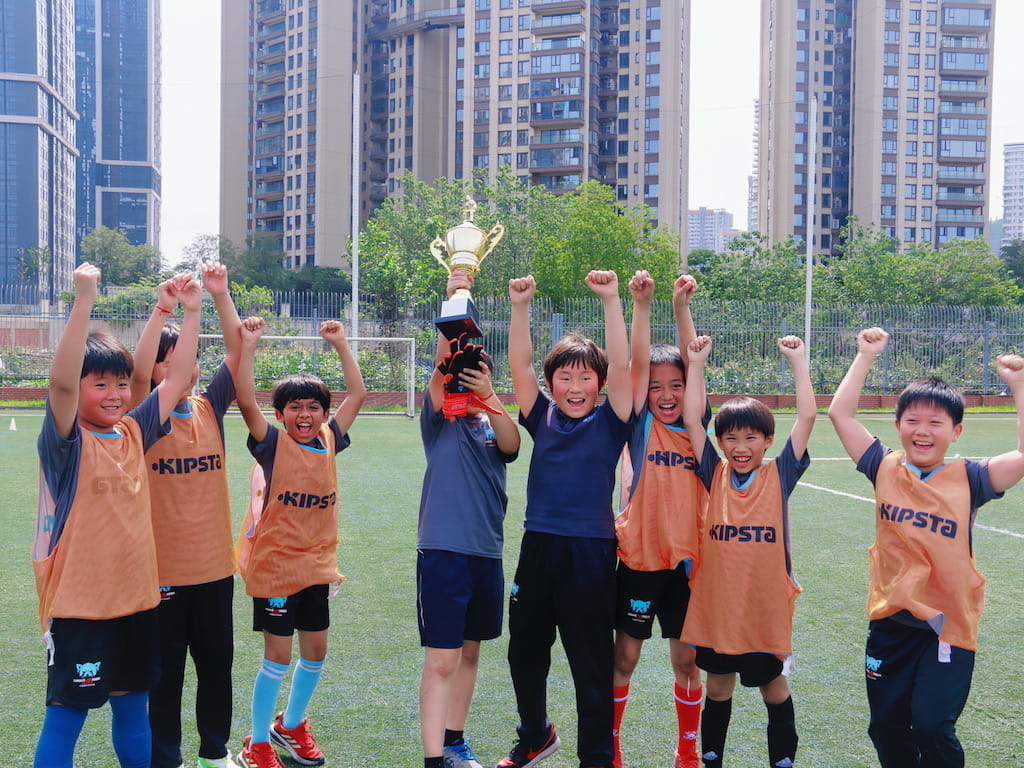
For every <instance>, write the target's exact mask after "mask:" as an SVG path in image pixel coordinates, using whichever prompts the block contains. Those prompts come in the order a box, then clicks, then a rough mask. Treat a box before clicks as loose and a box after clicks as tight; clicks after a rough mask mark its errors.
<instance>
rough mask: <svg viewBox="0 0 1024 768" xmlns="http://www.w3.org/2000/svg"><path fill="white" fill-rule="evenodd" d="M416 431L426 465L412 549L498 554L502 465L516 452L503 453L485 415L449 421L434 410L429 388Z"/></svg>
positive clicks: (504, 503) (502, 501) (504, 497)
mask: <svg viewBox="0 0 1024 768" xmlns="http://www.w3.org/2000/svg"><path fill="white" fill-rule="evenodd" d="M420 435H421V436H422V438H423V450H424V452H425V453H426V458H427V469H426V472H425V473H424V475H423V492H422V494H421V496H420V514H419V531H418V536H417V547H418V548H419V549H443V550H447V551H449V552H459V553H461V554H464V555H477V556H480V557H490V558H500V557H501V550H502V544H503V541H504V534H503V528H502V526H503V523H504V520H505V510H506V507H507V506H508V496H507V495H506V493H505V475H506V472H505V467H506V465H507V464H508V463H509V462H511V461H514V460H515V458H516V456H517V455H518V453H514V454H507V453H504V452H502V450H501V449H500V448H499V447H498V441H497V438H496V437H495V435H494V429H493V428H492V427H491V422H490V419H489V418H488V417H487V415H486V413H480V414H479V415H478V416H464V417H458V418H456V419H455V420H454V421H450V420H448V419H446V418H445V416H444V413H443V412H442V411H435V410H434V406H433V403H432V402H431V399H430V392H429V391H428V392H427V393H426V395H425V397H424V398H423V408H422V410H421V411H420Z"/></svg>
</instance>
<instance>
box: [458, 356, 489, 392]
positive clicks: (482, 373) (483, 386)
mask: <svg viewBox="0 0 1024 768" xmlns="http://www.w3.org/2000/svg"><path fill="white" fill-rule="evenodd" d="M459 384H461V385H462V386H464V387H465V388H466V389H468V390H469V391H470V392H472V393H473V394H474V395H476V396H477V397H478V398H480V399H481V400H486V399H487V398H489V397H490V396H491V395H492V394H494V385H493V384H492V383H491V369H490V368H488V367H487V363H485V362H484V361H483V360H481V361H480V367H479V368H465V369H464V370H462V371H461V372H460V373H459Z"/></svg>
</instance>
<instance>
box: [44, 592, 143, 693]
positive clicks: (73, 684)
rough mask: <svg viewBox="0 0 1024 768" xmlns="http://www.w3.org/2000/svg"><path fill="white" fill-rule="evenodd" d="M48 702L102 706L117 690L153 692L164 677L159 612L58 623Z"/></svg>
mask: <svg viewBox="0 0 1024 768" xmlns="http://www.w3.org/2000/svg"><path fill="white" fill-rule="evenodd" d="M50 635H51V637H52V638H53V664H51V665H49V666H48V667H47V672H46V703H47V704H52V703H58V704H63V705H65V706H68V707H77V708H78V709H96V708H97V707H102V706H103V705H104V704H105V703H106V701H107V699H108V698H109V696H110V693H111V692H112V691H129V692H131V693H135V692H137V691H148V690H149V689H150V688H152V687H153V686H154V685H156V682H157V680H158V679H159V678H160V646H159V642H158V639H159V624H158V621H157V613H156V609H155V608H153V609H150V610H148V611H139V612H138V613H133V614H131V615H130V616H121V617H119V618H116V619H59V618H58V619H54V620H53V621H52V622H51V624H50Z"/></svg>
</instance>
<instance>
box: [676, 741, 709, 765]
mask: <svg viewBox="0 0 1024 768" xmlns="http://www.w3.org/2000/svg"><path fill="white" fill-rule="evenodd" d="M690 744H691V745H692V744H693V742H690ZM702 765H703V763H701V760H700V758H699V757H697V753H696V752H694V751H692V749H691V750H690V751H689V752H688V753H686V752H683V753H681V752H680V751H679V745H676V760H675V768H701V766H702Z"/></svg>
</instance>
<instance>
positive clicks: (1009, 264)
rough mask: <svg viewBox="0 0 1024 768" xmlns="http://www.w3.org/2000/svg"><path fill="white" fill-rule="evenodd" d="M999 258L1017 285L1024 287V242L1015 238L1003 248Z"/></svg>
mask: <svg viewBox="0 0 1024 768" xmlns="http://www.w3.org/2000/svg"><path fill="white" fill-rule="evenodd" d="M999 256H1000V258H1002V260H1003V262H1004V263H1005V264H1006V269H1007V270H1008V271H1009V272H1010V274H1011V275H1012V276H1013V279H1014V280H1016V281H1017V285H1019V286H1022V287H1024V240H1021V239H1019V238H1014V239H1013V240H1011V241H1010V242H1008V243H1007V244H1006V245H1004V246H1003V247H1002V250H1000V252H999Z"/></svg>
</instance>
